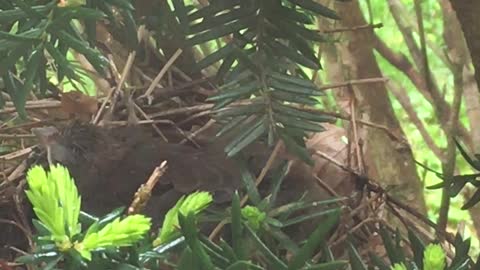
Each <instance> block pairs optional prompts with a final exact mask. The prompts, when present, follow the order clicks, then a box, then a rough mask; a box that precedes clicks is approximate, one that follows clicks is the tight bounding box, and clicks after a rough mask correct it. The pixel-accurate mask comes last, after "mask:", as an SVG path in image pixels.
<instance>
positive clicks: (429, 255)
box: [423, 244, 446, 270]
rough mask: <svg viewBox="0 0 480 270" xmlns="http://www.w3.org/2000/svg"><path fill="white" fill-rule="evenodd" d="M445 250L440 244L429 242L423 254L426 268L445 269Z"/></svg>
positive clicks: (430, 269)
mask: <svg viewBox="0 0 480 270" xmlns="http://www.w3.org/2000/svg"><path fill="white" fill-rule="evenodd" d="M445 260H446V256H445V251H443V249H442V247H441V246H440V245H438V244H437V245H435V244H429V245H428V246H427V247H426V248H425V251H424V254H423V269H424V270H443V269H445Z"/></svg>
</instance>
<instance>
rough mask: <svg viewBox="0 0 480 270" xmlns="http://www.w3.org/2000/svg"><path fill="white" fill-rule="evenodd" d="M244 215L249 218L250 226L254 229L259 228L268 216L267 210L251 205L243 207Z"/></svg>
mask: <svg viewBox="0 0 480 270" xmlns="http://www.w3.org/2000/svg"><path fill="white" fill-rule="evenodd" d="M242 216H243V217H244V218H245V219H246V220H247V222H248V224H249V226H250V227H251V228H252V229H254V230H258V229H259V228H260V226H261V225H262V224H263V222H264V221H265V218H266V217H267V215H266V214H265V212H262V211H260V210H259V209H258V208H257V207H254V206H250V205H247V206H245V207H244V208H242Z"/></svg>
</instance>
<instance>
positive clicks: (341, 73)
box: [325, 1, 426, 218]
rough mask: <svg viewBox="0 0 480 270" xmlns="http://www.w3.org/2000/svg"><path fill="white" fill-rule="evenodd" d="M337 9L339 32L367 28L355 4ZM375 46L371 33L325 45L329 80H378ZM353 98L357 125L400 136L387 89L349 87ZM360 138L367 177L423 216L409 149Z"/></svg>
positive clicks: (367, 134)
mask: <svg viewBox="0 0 480 270" xmlns="http://www.w3.org/2000/svg"><path fill="white" fill-rule="evenodd" d="M335 9H336V10H337V11H338V13H339V15H340V17H341V18H342V20H341V21H340V23H341V24H342V27H346V28H352V27H355V26H358V25H364V24H366V21H365V19H364V17H363V14H362V12H361V10H360V6H359V4H358V1H350V2H343V3H340V2H337V3H336V8H335ZM337 27H338V25H337ZM373 42H374V36H373V30H372V29H371V28H367V29H362V30H357V31H350V32H347V33H343V34H342V42H339V43H338V44H337V45H336V46H335V47H333V45H327V48H326V50H325V53H326V55H325V61H326V69H327V72H328V76H329V78H337V79H338V78H339V77H344V78H345V77H346V78H345V79H366V78H375V77H382V72H381V71H380V69H379V66H378V64H377V62H376V59H375V56H374V54H373V48H374V44H373ZM328 47H329V48H328ZM353 94H354V99H355V102H356V104H357V107H356V109H355V111H356V114H357V115H358V118H359V119H362V120H366V121H370V122H373V123H376V124H380V125H385V126H388V127H389V128H391V129H392V130H393V131H395V132H396V133H398V134H401V135H402V136H404V133H403V131H402V129H401V127H400V124H399V122H398V120H397V118H396V117H395V114H394V112H393V109H392V106H391V103H390V100H389V97H388V95H387V89H386V86H385V84H383V83H375V84H366V85H364V84H362V85H356V86H353ZM343 96H345V91H344V93H343ZM359 126H360V125H359ZM360 136H361V141H363V145H364V147H363V154H364V157H365V161H366V165H367V173H368V176H369V177H370V178H374V179H377V180H378V181H380V183H381V184H382V185H383V186H390V187H394V188H393V189H392V191H391V194H392V195H393V196H394V197H396V198H398V199H400V200H402V201H404V202H405V203H408V204H409V205H411V206H412V207H413V208H415V209H417V210H418V211H419V212H421V213H423V214H425V213H426V206H425V200H424V196H423V189H422V184H421V182H420V179H419V177H418V174H417V170H416V166H415V162H414V159H413V154H412V151H411V149H410V148H409V147H405V145H403V144H401V143H399V142H398V141H395V140H392V139H391V138H390V137H389V136H387V135H386V134H385V132H383V131H381V130H378V129H370V128H369V129H365V128H361V135H360ZM387 218H388V217H387Z"/></svg>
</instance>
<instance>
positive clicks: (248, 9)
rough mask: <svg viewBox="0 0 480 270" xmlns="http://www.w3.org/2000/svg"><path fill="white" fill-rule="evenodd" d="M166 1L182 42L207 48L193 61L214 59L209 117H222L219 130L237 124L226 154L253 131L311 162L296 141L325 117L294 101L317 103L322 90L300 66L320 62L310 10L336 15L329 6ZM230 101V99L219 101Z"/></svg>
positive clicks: (202, 64)
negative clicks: (212, 114)
mask: <svg viewBox="0 0 480 270" xmlns="http://www.w3.org/2000/svg"><path fill="white" fill-rule="evenodd" d="M172 8H173V9H174V11H175V12H174V15H175V16H176V17H177V19H178V21H179V29H181V31H182V33H181V34H182V35H183V37H184V38H185V44H184V46H185V47H191V46H196V45H202V46H204V45H207V46H209V48H210V52H209V53H208V54H207V55H205V57H204V58H203V59H201V60H200V61H199V62H198V63H197V65H196V68H197V69H198V70H201V69H204V68H207V67H209V66H211V65H214V64H216V63H219V66H218V70H217V74H216V76H217V80H218V81H220V82H221V84H222V85H221V87H220V90H221V91H220V92H219V93H218V94H217V95H214V96H212V97H210V98H209V99H208V100H210V101H214V102H215V106H214V111H215V112H216V117H217V119H218V120H219V121H220V122H221V123H224V124H225V126H224V129H223V130H222V131H221V132H220V133H222V134H223V133H226V132H228V131H231V129H232V128H234V127H236V128H238V129H239V130H241V132H240V133H239V134H238V135H237V136H236V137H235V139H233V140H232V141H231V142H230V144H228V145H227V146H226V148H225V151H226V152H227V154H228V156H233V155H235V154H237V153H238V152H239V151H241V150H242V149H243V148H244V147H246V146H247V145H249V144H250V143H251V142H253V141H255V140H257V139H260V138H264V137H266V138H268V142H269V143H270V144H273V142H274V141H275V140H276V139H279V138H281V139H283V140H284V142H285V143H286V145H287V147H288V148H289V149H290V150H292V151H293V152H294V153H297V154H298V155H299V156H300V157H302V158H303V159H304V160H306V161H309V162H311V160H310V157H309V155H308V154H307V153H306V151H305V149H304V146H303V140H302V138H303V137H304V136H305V133H304V132H305V131H316V132H321V131H323V130H324V129H323V128H322V127H321V125H319V123H322V122H325V121H330V120H331V118H329V117H327V116H326V115H320V114H318V113H311V112H307V111H303V110H301V109H300V106H301V105H315V104H318V101H317V99H315V97H317V96H322V95H324V94H323V92H322V91H320V90H319V89H318V87H317V86H316V85H315V83H313V82H311V81H310V80H309V79H308V78H307V77H306V74H305V72H304V70H303V69H304V68H308V69H314V70H317V69H319V68H321V66H320V60H319V58H318V57H317V56H316V54H315V51H314V49H313V43H314V42H323V41H326V40H327V38H326V37H324V36H322V35H321V34H319V33H318V32H317V31H315V30H313V29H312V28H313V27H315V25H314V24H315V19H314V16H313V15H314V14H315V15H320V16H324V17H327V18H331V19H335V20H336V19H339V18H338V16H337V15H336V13H335V12H334V11H333V10H331V9H329V8H327V7H325V6H323V5H321V4H319V3H317V2H315V1H311V0H302V1H299V0H295V1H294V0H288V1H257V0H247V1H238V0H228V1H210V2H209V5H208V6H205V7H199V8H197V7H196V6H188V5H186V4H185V2H184V1H172ZM156 21H161V18H160V17H159V18H158V19H157V20H156ZM151 28H152V29H153V30H155V31H158V32H161V31H162V30H164V29H163V28H162V26H157V27H155V26H151ZM177 34H178V33H177ZM232 103H237V105H235V106H230V107H226V106H227V105H229V104H232ZM238 103H241V104H238ZM232 123H235V124H232Z"/></svg>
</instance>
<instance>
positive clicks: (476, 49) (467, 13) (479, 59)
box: [450, 0, 480, 85]
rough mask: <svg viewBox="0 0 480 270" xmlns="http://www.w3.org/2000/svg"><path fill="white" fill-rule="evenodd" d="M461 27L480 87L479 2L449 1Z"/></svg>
mask: <svg viewBox="0 0 480 270" xmlns="http://www.w3.org/2000/svg"><path fill="white" fill-rule="evenodd" d="M450 3H451V4H452V7H453V9H454V10H455V12H456V13H457V18H458V20H459V21H460V25H461V26H462V30H463V34H464V35H465V40H466V41H467V45H468V49H469V50H470V55H471V57H472V63H473V66H474V67H475V79H476V81H477V85H480V31H478V27H479V26H480V16H478V15H479V14H480V1H471V0H450Z"/></svg>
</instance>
